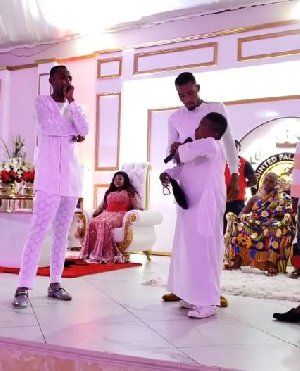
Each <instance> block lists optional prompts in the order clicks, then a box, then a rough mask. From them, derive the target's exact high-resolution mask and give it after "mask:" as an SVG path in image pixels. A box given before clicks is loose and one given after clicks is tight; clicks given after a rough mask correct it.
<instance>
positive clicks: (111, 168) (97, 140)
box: [95, 92, 121, 171]
mask: <svg viewBox="0 0 300 371" xmlns="http://www.w3.org/2000/svg"><path fill="white" fill-rule="evenodd" d="M107 96H118V99H119V102H118V103H119V104H118V111H119V112H118V134H117V161H116V164H115V166H108V167H103V166H100V165H99V154H100V148H99V144H100V125H101V122H100V117H99V116H100V115H99V114H100V100H101V97H107ZM95 122H96V133H95V171H114V170H119V159H120V132H121V92H109V93H99V94H97V96H96V120H95Z"/></svg>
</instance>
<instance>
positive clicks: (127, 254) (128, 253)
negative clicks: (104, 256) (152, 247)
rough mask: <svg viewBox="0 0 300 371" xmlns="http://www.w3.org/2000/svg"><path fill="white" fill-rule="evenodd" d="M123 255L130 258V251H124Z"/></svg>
mask: <svg viewBox="0 0 300 371" xmlns="http://www.w3.org/2000/svg"><path fill="white" fill-rule="evenodd" d="M123 255H124V256H125V258H126V259H129V260H130V255H131V254H130V252H123Z"/></svg>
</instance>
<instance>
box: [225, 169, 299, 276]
mask: <svg viewBox="0 0 300 371" xmlns="http://www.w3.org/2000/svg"><path fill="white" fill-rule="evenodd" d="M277 183H278V177H277V175H276V174H274V173H267V174H266V175H265V178H264V182H263V193H261V194H257V195H255V196H253V197H252V198H251V199H250V200H249V202H248V203H247V205H246V206H245V208H244V209H243V210H242V211H241V213H240V216H239V218H237V217H236V216H235V215H233V214H232V215H228V219H229V220H231V221H229V224H230V226H229V228H228V229H227V235H225V245H227V246H226V253H225V254H226V258H227V261H228V262H229V264H227V265H225V267H224V268H225V269H229V270H232V269H239V268H240V267H241V266H245V265H250V266H252V267H255V268H258V269H260V270H263V271H267V274H268V275H274V274H276V273H278V272H285V271H286V266H287V263H288V260H289V257H290V253H291V248H292V242H293V239H294V235H295V223H294V221H293V216H294V214H293V209H292V199H291V197H290V196H289V195H288V194H287V193H285V192H283V191H280V190H279V189H278V187H277ZM230 229H231V230H230Z"/></svg>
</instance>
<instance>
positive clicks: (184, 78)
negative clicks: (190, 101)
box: [175, 72, 196, 85]
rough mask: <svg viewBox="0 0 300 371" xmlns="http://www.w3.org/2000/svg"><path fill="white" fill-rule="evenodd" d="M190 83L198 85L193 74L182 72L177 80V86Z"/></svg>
mask: <svg viewBox="0 0 300 371" xmlns="http://www.w3.org/2000/svg"><path fill="white" fill-rule="evenodd" d="M188 82H191V83H193V84H196V79H195V76H194V75H193V74H192V73H191V72H182V73H180V74H179V75H178V76H177V77H176V79H175V85H185V84H187V83H188Z"/></svg>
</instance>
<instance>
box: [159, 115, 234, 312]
mask: <svg viewBox="0 0 300 371" xmlns="http://www.w3.org/2000/svg"><path fill="white" fill-rule="evenodd" d="M226 129H227V120H226V118H225V117H224V116H222V115H221V114H219V113H215V112H211V113H209V114H208V115H206V116H205V117H204V118H203V119H202V120H201V124H200V125H199V127H198V128H197V129H196V131H195V138H196V140H195V141H194V142H192V143H186V144H183V145H179V144H178V145H177V148H178V155H179V161H180V164H179V165H178V166H176V167H174V168H172V169H169V170H167V171H166V172H164V173H162V174H161V181H162V183H163V185H164V186H166V185H168V184H169V182H170V178H175V179H178V180H179V181H180V185H181V187H182V188H183V191H184V192H185V195H186V198H187V202H188V209H187V210H184V209H182V208H180V207H179V206H177V221H176V229H175V235H174V245H173V251H172V258H171V265H170V272H169V278H168V284H167V288H168V290H170V291H171V292H172V293H174V294H175V295H177V296H178V297H180V298H181V299H182V300H181V301H180V306H181V307H183V308H187V309H190V311H189V312H188V316H189V317H194V318H206V317H210V316H212V315H214V314H215V313H216V306H217V305H218V304H219V302H220V278H221V271H222V259H223V230H222V225H223V214H224V211H225V206H226V186H225V177H224V168H225V163H226V157H225V150H224V145H223V143H222V141H221V140H220V139H221V137H222V136H223V134H224V133H225V131H226Z"/></svg>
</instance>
